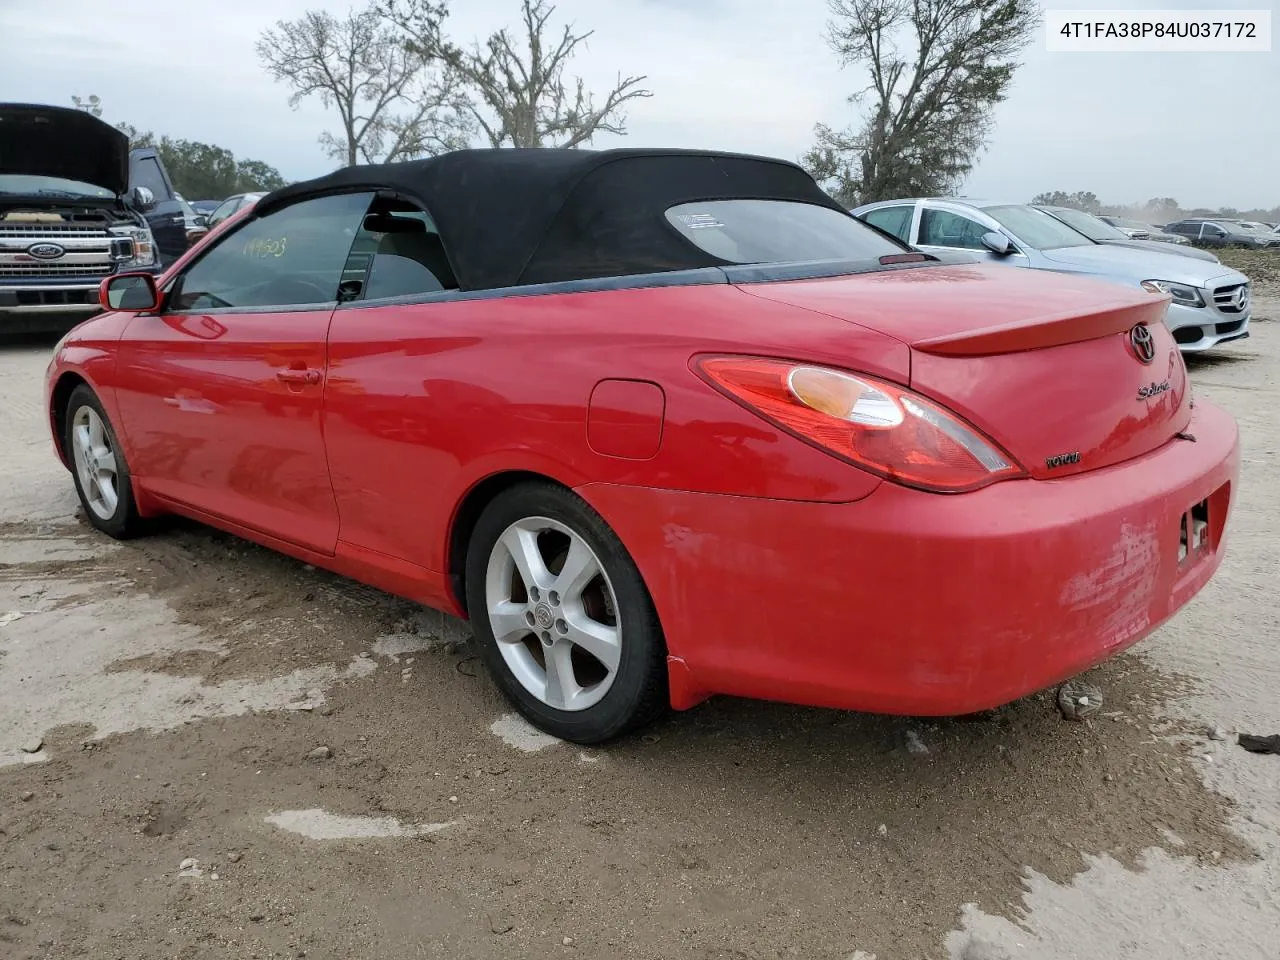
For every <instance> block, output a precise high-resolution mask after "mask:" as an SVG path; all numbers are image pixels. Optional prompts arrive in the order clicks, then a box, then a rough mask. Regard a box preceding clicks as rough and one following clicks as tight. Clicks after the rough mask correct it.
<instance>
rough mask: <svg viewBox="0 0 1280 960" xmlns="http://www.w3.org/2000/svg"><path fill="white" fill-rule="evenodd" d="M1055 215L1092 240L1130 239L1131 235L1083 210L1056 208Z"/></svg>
mask: <svg viewBox="0 0 1280 960" xmlns="http://www.w3.org/2000/svg"><path fill="white" fill-rule="evenodd" d="M1052 215H1053V216H1055V217H1057V218H1058V219H1059V220H1061V221H1063V222H1064V223H1066V225H1067V226H1069V227H1071V228H1072V229H1075V230H1079V231H1080V232H1081V233H1083V234H1084V235H1085V236H1086V237H1088V238H1089V239H1090V240H1128V239H1129V235H1128V234H1126V233H1124V232H1123V231H1121V230H1117V229H1116V228H1115V227H1113V226H1111V224H1109V223H1107V222H1106V221H1103V220H1099V219H1098V218H1097V217H1095V216H1093V215H1092V214H1088V213H1085V212H1084V211H1083V210H1064V209H1061V208H1055V209H1054V211H1053V214H1052Z"/></svg>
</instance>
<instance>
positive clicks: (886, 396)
mask: <svg viewBox="0 0 1280 960" xmlns="http://www.w3.org/2000/svg"><path fill="white" fill-rule="evenodd" d="M694 366H695V369H696V370H697V371H698V372H699V373H700V374H701V375H702V376H703V378H705V379H706V380H707V381H708V382H709V383H710V384H711V385H712V386H714V387H716V388H717V389H719V390H720V391H721V392H722V393H724V394H726V395H728V396H729V397H731V398H732V399H734V400H736V401H738V402H739V403H741V404H742V405H743V406H744V407H746V408H747V409H749V410H751V411H753V412H754V413H757V414H759V415H760V416H762V417H764V418H765V419H766V420H769V421H771V422H772V423H773V424H775V425H776V426H778V427H780V428H782V429H783V430H786V431H787V432H788V433H791V434H794V435H795V436H796V437H799V438H800V439H801V440H804V441H806V442H808V443H811V444H813V445H814V446H817V447H820V448H822V449H823V450H826V451H827V452H828V453H831V454H834V455H835V456H837V457H840V458H841V459H842V460H847V461H848V462H849V463H852V464H855V465H856V466H859V467H862V468H864V469H866V470H870V471H871V472H872V473H876V474H879V475H880V476H882V477H885V478H887V479H889V480H893V481H895V482H897V483H901V484H904V485H906V486H909V487H917V488H919V489H921V490H929V491H932V492H935V493H961V492H963V491H966V490H976V489H978V488H979V487H985V486H986V485H987V484H989V483H994V482H995V481H997V480H1007V479H1010V478H1012V477H1022V476H1026V471H1025V470H1023V469H1022V467H1020V466H1018V464H1017V463H1016V462H1015V461H1014V459H1013V458H1012V457H1011V456H1009V455H1008V454H1007V453H1005V452H1004V451H1003V450H1001V449H1000V448H999V447H998V446H997V445H996V444H995V443H994V442H993V441H991V440H990V439H988V438H986V437H984V436H982V435H981V434H980V433H978V431H977V430H976V429H974V428H973V427H971V426H969V425H968V424H966V423H965V422H964V421H962V420H961V419H960V418H959V417H957V416H956V415H955V414H953V413H950V412H948V411H947V410H944V409H943V408H942V407H940V406H938V405H937V404H936V403H934V402H933V401H931V400H926V399H925V398H924V397H922V396H920V395H919V394H916V393H912V392H911V391H910V390H907V389H905V388H903V387H899V386H897V385H895V384H892V383H888V382H886V381H884V380H878V379H876V378H874V377H867V376H863V375H862V374H856V375H855V374H851V373H843V372H841V371H839V370H832V369H830V368H827V367H818V366H813V365H811V364H804V363H793V362H789V361H786V360H768V359H764V358H759V357H702V358H700V359H698V360H697V361H696V363H695V365H694Z"/></svg>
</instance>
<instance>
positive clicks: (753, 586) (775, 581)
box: [580, 401, 1239, 715]
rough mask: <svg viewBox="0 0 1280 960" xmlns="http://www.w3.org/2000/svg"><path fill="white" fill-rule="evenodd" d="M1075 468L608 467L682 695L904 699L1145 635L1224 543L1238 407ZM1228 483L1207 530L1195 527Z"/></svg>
mask: <svg viewBox="0 0 1280 960" xmlns="http://www.w3.org/2000/svg"><path fill="white" fill-rule="evenodd" d="M1188 429H1189V432H1190V433H1191V434H1193V435H1195V436H1196V438H1197V439H1196V442H1194V443H1193V442H1189V441H1186V440H1174V441H1171V442H1170V443H1168V444H1166V445H1165V446H1164V447H1162V448H1160V449H1159V450H1157V451H1154V452H1152V453H1150V454H1147V455H1146V456H1143V457H1140V458H1138V459H1135V460H1130V461H1128V462H1126V463H1123V464H1119V465H1117V466H1114V467H1110V468H1107V469H1104V470H1097V471H1094V472H1091V473H1087V474H1082V475H1078V476H1073V477H1070V478H1065V479H1063V480H1050V481H1038V480H1015V481H1008V482H1004V483H999V484H995V485H993V486H991V487H988V488H986V489H984V490H979V491H977V492H974V493H968V494H962V495H958V496H940V495H935V494H928V493H922V492H918V491H915V490H909V489H906V488H904V487H899V486H896V485H894V484H891V483H883V484H881V485H880V486H879V487H878V488H877V489H876V491H875V492H874V493H872V494H871V495H870V496H868V497H866V498H865V499H863V500H860V501H858V502H856V503H844V504H819V503H797V502H790V501H779V500H759V499H749V498H736V497H725V496H709V495H702V494H694V493H684V492H678V491H670V490H658V489H650V488H638V487H621V486H610V485H603V484H600V485H588V486H586V487H584V488H583V489H582V490H581V491H580V492H581V493H582V495H583V496H584V497H586V498H587V499H588V500H589V501H590V502H591V503H592V504H593V505H595V507H596V508H597V509H598V510H599V511H600V512H601V513H602V514H603V515H604V517H605V518H606V519H607V520H608V522H609V523H610V524H611V525H612V526H613V527H614V529H615V530H616V531H617V532H618V534H619V536H620V537H621V538H622V540H623V542H624V543H625V544H626V545H627V547H628V549H629V550H630V551H631V553H632V556H633V557H634V558H635V559H636V562H637V564H638V565H639V567H640V570H641V572H642V574H643V575H644V577H645V580H646V582H647V583H648V585H649V588H650V590H651V592H652V594H653V599H654V602H655V603H656V605H657V608H658V613H659V615H660V616H661V618H662V624H663V628H664V630H665V632H666V635H667V642H668V647H669V650H670V653H671V679H672V702H673V704H674V705H675V706H676V707H688V706H692V705H693V704H694V703H696V702H697V701H698V700H699V699H701V698H703V697H705V696H707V695H709V694H713V693H724V694H733V695H738V696H746V697H754V698H761V699H770V700H783V701H788V702H795V703H805V704H813V705H817V706H830V707H840V708H846V709H856V710H866V711H874V712H884V713H903V714H917V715H953V714H961V713H968V712H972V711H975V710H982V709H987V708H991V707H995V706H998V705H1000V704H1003V703H1007V702H1009V701H1011V700H1015V699H1017V698H1018V697H1021V696H1025V695H1027V694H1029V693H1033V692H1035V691H1037V690H1041V689H1044V688H1046V687H1048V686H1051V685H1053V684H1055V683H1058V682H1060V681H1062V680H1065V679H1067V678H1069V677H1071V676H1074V675H1075V674H1077V673H1079V672H1081V671H1082V670H1085V669H1087V668H1088V667H1090V666H1092V665H1094V664H1096V663H1098V662H1100V661H1102V660H1104V659H1106V658H1107V657H1110V656H1112V655H1113V654H1115V653H1117V652H1119V651H1121V650H1123V649H1124V648H1126V647H1128V646H1130V645H1131V644H1133V643H1135V642H1137V641H1138V640H1140V639H1142V638H1143V637H1144V636H1146V635H1147V634H1149V633H1150V632H1151V631H1152V630H1154V629H1155V628H1156V627H1157V626H1159V625H1160V624H1161V623H1162V622H1164V621H1165V620H1167V619H1168V618H1169V617H1170V616H1171V615H1172V614H1173V613H1174V612H1175V611H1177V610H1178V608H1179V607H1181V606H1182V605H1183V604H1185V603H1186V602H1187V601H1188V600H1189V599H1190V598H1191V597H1192V596H1193V595H1194V594H1195V593H1196V592H1197V591H1198V590H1199V589H1200V588H1201V587H1203V586H1204V584H1205V583H1206V582H1207V581H1208V580H1209V578H1210V577H1211V576H1212V575H1213V573H1214V571H1215V570H1216V569H1217V568H1218V565H1219V564H1220V563H1221V561H1222V555H1223V548H1224V544H1225V538H1224V535H1225V528H1226V520H1227V513H1228V508H1229V505H1230V502H1231V500H1232V498H1233V492H1234V486H1235V483H1236V480H1237V478H1238V475H1239V439H1238V434H1237V430H1236V425H1235V423H1234V421H1233V420H1232V419H1231V417H1230V416H1228V415H1227V414H1226V413H1225V412H1223V411H1222V410H1219V409H1218V408H1216V407H1214V406H1212V405H1210V404H1207V403H1205V402H1204V401H1200V402H1198V403H1197V405H1196V409H1195V416H1194V418H1193V420H1192V423H1191V425H1190V427H1189V428H1188ZM1206 500H1207V501H1208V513H1209V527H1208V532H1207V539H1206V542H1205V544H1204V546H1203V547H1202V548H1201V549H1199V550H1193V551H1191V552H1190V553H1189V555H1188V556H1186V557H1185V558H1182V559H1180V556H1179V553H1180V550H1179V542H1180V530H1181V526H1182V520H1183V518H1184V516H1186V515H1187V514H1188V512H1189V511H1190V510H1191V509H1192V507H1193V505H1195V504H1197V503H1200V502H1202V501H1206Z"/></svg>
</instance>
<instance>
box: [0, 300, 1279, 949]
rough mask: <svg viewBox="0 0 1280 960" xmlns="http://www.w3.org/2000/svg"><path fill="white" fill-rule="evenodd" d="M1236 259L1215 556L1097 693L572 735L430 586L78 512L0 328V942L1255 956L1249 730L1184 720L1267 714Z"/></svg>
mask: <svg viewBox="0 0 1280 960" xmlns="http://www.w3.org/2000/svg"><path fill="white" fill-rule="evenodd" d="M1260 287H1261V289H1259V290H1258V291H1257V292H1258V295H1259V297H1260V303H1262V302H1265V303H1266V304H1268V306H1267V307H1266V309H1265V311H1264V310H1263V309H1259V311H1258V313H1259V314H1265V315H1269V316H1270V317H1272V318H1273V320H1274V321H1276V322H1268V321H1266V320H1260V321H1259V322H1258V323H1257V325H1256V327H1255V331H1254V336H1253V337H1252V338H1251V339H1250V340H1247V341H1244V342H1243V343H1240V344H1236V345H1232V346H1231V347H1229V348H1227V349H1224V350H1222V351H1221V352H1220V354H1218V355H1216V356H1215V357H1212V358H1205V359H1201V360H1196V361H1193V364H1192V375H1193V378H1194V380H1195V382H1196V389H1197V391H1198V392H1200V393H1202V394H1204V395H1207V396H1210V397H1212V398H1213V399H1215V400H1217V401H1219V402H1221V403H1223V404H1225V405H1226V406H1227V407H1228V408H1229V409H1231V410H1232V411H1233V413H1235V414H1236V416H1237V417H1238V418H1239V421H1240V424H1241V428H1242V431H1243V436H1244V444H1245V463H1244V478H1243V481H1242V485H1241V486H1242V489H1241V491H1240V499H1239V501H1238V507H1237V513H1236V515H1235V517H1234V520H1233V529H1232V542H1231V545H1230V553H1229V557H1228V561H1227V563H1226V565H1225V566H1224V568H1223V570H1222V572H1221V573H1220V574H1219V576H1218V577H1217V578H1216V579H1215V581H1214V582H1213V583H1212V584H1211V585H1210V587H1209V588H1208V589H1207V590H1206V591H1205V592H1204V594H1202V596H1201V597H1200V598H1198V599H1197V600H1196V601H1195V602H1194V603H1193V604H1192V605H1191V606H1190V607H1189V608H1188V609H1187V610H1185V611H1184V612H1183V613H1182V614H1180V615H1179V617H1178V618H1176V619H1175V621H1174V622H1173V623H1171V624H1169V625H1168V626H1166V627H1165V628H1164V629H1162V630H1161V631H1160V632H1159V633H1158V634H1157V636H1155V637H1153V638H1152V639H1150V640H1148V641H1147V642H1145V643H1144V644H1143V645H1141V646H1140V648H1139V652H1138V653H1137V654H1135V655H1132V656H1126V657H1122V658H1120V659H1119V660H1117V661H1114V662H1112V663H1110V664H1107V665H1105V666H1103V667H1101V668H1099V669H1098V670H1096V671H1094V672H1093V674H1092V676H1091V678H1092V679H1093V681H1094V682H1096V683H1098V684H1100V685H1101V687H1102V688H1103V690H1104V691H1105V694H1106V705H1105V707H1104V713H1103V715H1102V716H1101V717H1099V718H1098V719H1096V720H1093V721H1090V722H1087V723H1083V724H1075V723H1067V722H1065V721H1062V720H1061V719H1060V718H1059V717H1058V714H1057V712H1056V710H1055V709H1054V707H1053V704H1052V700H1051V697H1049V696H1041V697H1033V698H1029V699H1027V700H1024V701H1022V702H1019V703H1017V704H1014V705H1011V706H1010V707H1008V708H1006V709H1004V710H1001V711H998V712H996V713H993V714H990V715H986V716H983V717H980V718H971V719H969V720H967V721H958V720H957V721H947V722H932V721H931V722H923V721H915V720H910V719H901V718H886V717H874V716H861V715H850V714H842V713H835V712H829V711H819V710H803V709H795V708H790V707H784V706H778V705H769V704H759V703H748V702H740V701H732V700H718V701H712V702H710V703H708V704H705V705H703V706H701V707H699V708H697V709H695V710H693V711H691V712H689V713H685V714H678V715H674V716H673V717H672V718H671V719H670V720H668V721H667V722H665V723H663V724H661V725H659V726H658V727H656V728H654V729H652V730H650V731H646V733H645V734H644V735H643V736H637V737H634V738H632V739H630V740H627V741H624V742H621V743H618V744H615V745H612V746H609V747H607V748H603V749H594V750H582V749H579V748H577V747H572V746H570V745H567V744H563V743H560V742H558V741H555V740H551V739H549V738H546V737H544V736H541V735H538V734H537V733H535V732H534V731H532V730H530V729H529V728H528V727H526V726H525V725H524V724H523V723H521V722H520V721H519V720H517V719H515V718H513V717H512V716H511V715H510V711H509V710H508V708H507V707H506V705H505V703H504V702H503V701H502V700H501V698H500V697H499V696H498V694H497V692H496V690H495V688H494V687H493V685H492V684H491V683H490V681H489V680H488V678H487V677H486V676H485V674H484V672H483V670H481V669H480V668H479V666H478V664H477V662H476V659H475V657H474V653H473V651H472V650H471V649H470V647H469V645H468V642H467V636H466V630H465V626H464V625H462V624H459V623H458V622H456V621H452V620H449V619H448V618H444V617H441V616H440V615H439V614H435V613H432V612H430V611H423V610H420V609H418V608H414V607H413V606H411V605H409V604H406V603H403V602H401V601H398V600H395V599H392V598H390V597H386V596H384V595H382V594H380V593H377V592H376V591H372V590H368V589H365V588H362V587H360V586H358V585H356V584H353V583H350V582H347V581H343V580H340V579H339V578H336V577H332V576H329V575H327V574H325V573H323V572H320V571H315V570H312V569H309V568H307V567H304V566H302V565H300V564H297V563H294V562H293V561H290V560H287V559H284V558H282V557H279V556H276V555H274V554H271V553H269V552H268V551H265V550H261V549H259V548H256V547H254V546H251V545H248V544H245V543H243V542H241V541H238V540H236V539H234V538H231V537H227V536H224V535H222V534H218V533H214V532H211V531H209V530H206V529H203V528H200V527H196V526H193V525H188V524H177V523H175V524H173V525H171V526H170V527H169V528H167V529H166V530H165V531H163V532H162V533H160V534H158V535H157V536H155V537H152V538H149V539H146V540H141V541H136V542H133V543H130V544H126V545H117V544H113V543H110V542H108V541H105V540H104V539H103V538H102V537H100V536H97V535H95V534H93V533H92V532H91V531H90V530H89V529H88V527H87V526H86V525H85V524H84V523H83V522H82V521H80V520H79V519H77V518H76V517H75V506H76V505H75V501H74V497H73V494H72V491H71V483H70V478H69V477H68V476H67V475H66V474H65V472H63V471H62V469H61V468H60V467H59V466H58V465H57V464H56V463H55V462H54V460H53V458H52V455H51V453H50V451H49V445H48V440H47V437H46V435H45V432H44V427H43V423H42V414H41V411H40V409H39V386H40V379H41V375H42V371H43V368H44V365H45V362H46V360H47V353H48V346H47V345H37V346H27V347H17V348H9V349H6V350H3V351H0V436H3V437H5V438H7V439H9V445H8V454H7V455H6V456H5V457H4V458H3V460H0V956H2V957H5V958H13V960H35V958H40V960H54V958H56V960H62V958H73V957H92V958H95V960H98V958H112V960H113V958H117V957H119V958H129V960H151V958H156V960H160V958H165V960H171V958H181V960H203V958H215V957H216V958H226V957H236V958H267V957H304V956H305V957H310V958H333V960H339V958H341V960H366V958H367V960H374V958H390V957H395V958H410V957H441V958H443V957H449V958H457V957H474V958H491V957H492V958H499V957H503V958H506V957H515V956H520V957H537V958H541V957H571V956H586V957H610V958H615V957H616V958H631V957H636V958H651V957H652V958H659V957H660V958H699V960H710V958H725V960H727V958H753V960H754V958H766V957H767V958H776V957H792V956H795V957H806V958H838V960H850V958H854V957H856V958H859V960H867V958H870V957H875V958H877V960H898V958H904V960H917V958H944V957H945V958H951V960H961V958H965V960H982V958H986V960H992V958H1000V957H1006V958H1024V957H1025V958H1035V960H1038V958H1046V960H1047V958H1054V960H1069V958H1077V957H1078V958H1085V957H1089V958H1091V960H1092V958H1097V957H1107V958H1139V957H1141V958H1147V957H1152V958H1161V960H1177V958H1181V957H1187V958H1191V957H1194V958H1197V960H1208V958H1219V957H1221V958H1224V960H1226V958H1230V960H1250V958H1255V957H1256V958H1263V957H1274V955H1275V954H1274V932H1275V930H1277V929H1280V883H1278V881H1277V867H1276V863H1277V862H1280V857H1277V853H1280V789H1277V788H1278V787H1280V758H1277V757H1259V756H1254V755H1251V754H1247V753H1245V752H1244V751H1242V750H1241V749H1240V748H1239V747H1238V746H1236V745H1235V743H1234V736H1232V737H1231V739H1230V740H1229V741H1220V740H1213V739H1210V738H1209V737H1208V736H1207V735H1206V731H1207V730H1208V729H1209V728H1211V727H1213V726H1214V725H1220V726H1221V727H1222V728H1223V730H1224V731H1227V732H1230V733H1234V731H1236V730H1237V729H1240V730H1247V731H1251V732H1260V733H1273V732H1280V703H1278V702H1277V699H1276V698H1275V696H1274V691H1275V690H1276V689H1277V684H1278V683H1280V666H1278V664H1277V660H1276V655H1275V650H1276V639H1277V636H1280V633H1278V632H1277V620H1278V619H1280V614H1278V609H1280V605H1278V604H1277V601H1276V599H1275V593H1274V583H1275V572H1276V570H1277V569H1280V547H1278V546H1277V544H1280V510H1278V509H1277V508H1276V505H1275V494H1276V491H1278V490H1280V476H1278V473H1280V468H1278V467H1277V459H1276V455H1277V449H1278V448H1280V419H1278V417H1277V413H1276V410H1277V408H1278V407H1280V385H1278V382H1277V381H1278V378H1280V377H1278V375H1280V342H1278V340H1277V330H1280V309H1276V307H1280V286H1277V285H1270V286H1268V285H1267V284H1266V283H1265V282H1264V283H1262V284H1260ZM1268 298H1270V299H1268ZM38 744H40V745H41V746H40V749H39V750H38V751H36V752H27V751H31V750H34V749H35V748H36V746H37V745H38ZM921 745H923V747H924V750H927V752H924V751H922V750H921ZM24 748H25V749H24ZM318 748H326V749H324V750H318ZM317 751H318V752H317ZM191 861H195V862H194V863H192V862H191Z"/></svg>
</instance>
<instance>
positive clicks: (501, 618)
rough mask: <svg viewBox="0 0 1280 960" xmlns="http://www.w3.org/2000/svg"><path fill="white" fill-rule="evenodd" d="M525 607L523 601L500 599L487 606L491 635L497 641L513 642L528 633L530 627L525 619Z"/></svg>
mask: <svg viewBox="0 0 1280 960" xmlns="http://www.w3.org/2000/svg"><path fill="white" fill-rule="evenodd" d="M527 609H528V608H527V607H526V605H525V604H523V603H515V602H513V601H511V600H502V601H500V602H498V603H496V604H494V605H493V606H491V607H490V608H489V623H490V624H491V625H492V626H493V636H494V639H496V640H497V641H498V642H499V643H515V642H517V641H520V640H523V639H524V638H525V637H526V636H528V635H529V633H530V632H531V630H532V628H531V627H530V626H529V624H528V622H527V621H526V620H525V613H526V611H527Z"/></svg>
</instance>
